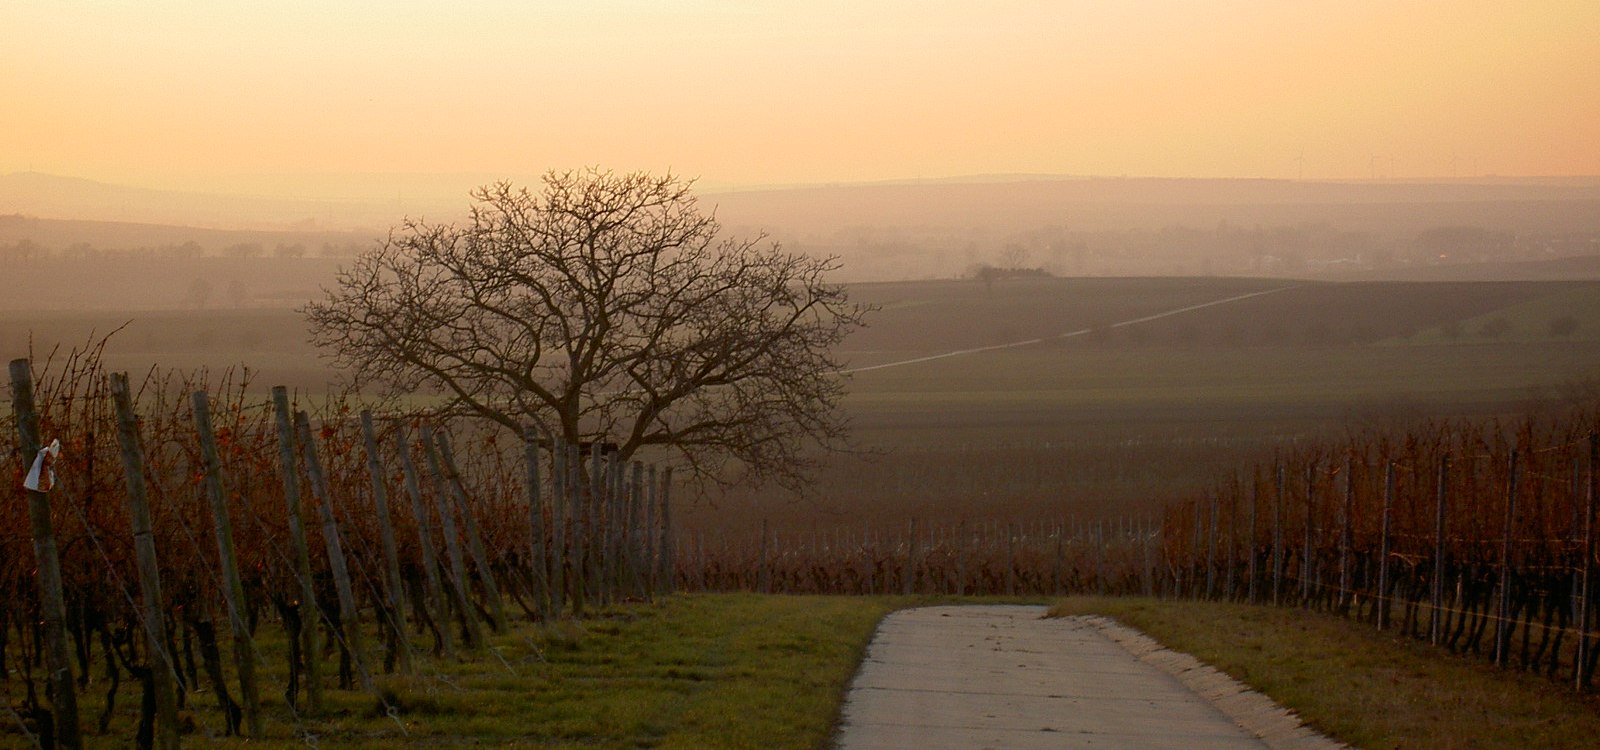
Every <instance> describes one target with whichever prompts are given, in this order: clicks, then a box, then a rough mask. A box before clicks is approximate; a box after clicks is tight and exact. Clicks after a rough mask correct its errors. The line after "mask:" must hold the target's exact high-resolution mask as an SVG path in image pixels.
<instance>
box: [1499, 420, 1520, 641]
mask: <svg viewBox="0 0 1600 750" xmlns="http://www.w3.org/2000/svg"><path fill="white" fill-rule="evenodd" d="M1506 464H1507V466H1506V471H1507V475H1506V520H1505V526H1504V527H1503V528H1504V530H1505V531H1504V534H1503V535H1502V536H1501V538H1500V570H1499V574H1498V576H1497V578H1498V579H1499V580H1498V581H1497V583H1498V584H1499V588H1500V592H1499V594H1500V595H1499V596H1498V597H1496V599H1497V601H1496V603H1495V626H1494V664H1495V666H1497V667H1504V666H1505V665H1506V662H1507V661H1509V659H1508V658H1507V652H1509V651H1510V650H1511V534H1512V531H1513V529H1514V527H1515V526H1516V523H1517V449H1516V448H1512V449H1511V457H1510V458H1509V459H1507V461H1506Z"/></svg>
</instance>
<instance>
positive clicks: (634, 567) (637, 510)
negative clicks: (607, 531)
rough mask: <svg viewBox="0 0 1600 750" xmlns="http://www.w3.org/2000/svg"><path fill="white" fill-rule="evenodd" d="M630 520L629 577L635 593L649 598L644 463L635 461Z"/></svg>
mask: <svg viewBox="0 0 1600 750" xmlns="http://www.w3.org/2000/svg"><path fill="white" fill-rule="evenodd" d="M627 489H628V522H627V524H626V526H625V527H624V528H625V531H626V536H625V537H624V538H623V541H624V544H625V546H626V549H627V556H626V558H625V559H626V560H627V562H628V579H629V583H630V584H631V585H632V586H633V595H634V596H636V597H639V598H640V599H648V598H649V596H650V594H649V586H648V585H646V583H645V578H646V576H645V575H644V568H643V565H644V564H645V562H644V561H645V559H646V557H645V552H644V538H645V536H647V532H645V531H644V530H643V529H641V528H640V524H641V523H642V522H643V519H642V518H641V516H642V515H643V514H644V464H643V463H641V462H639V461H634V462H633V479H632V481H630V482H628V488H627Z"/></svg>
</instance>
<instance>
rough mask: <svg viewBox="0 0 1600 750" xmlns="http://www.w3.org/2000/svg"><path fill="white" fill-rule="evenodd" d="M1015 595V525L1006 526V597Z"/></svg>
mask: <svg viewBox="0 0 1600 750" xmlns="http://www.w3.org/2000/svg"><path fill="white" fill-rule="evenodd" d="M1016 595H1017V525H1016V524H1014V523H1013V524H1007V525H1006V596H1016Z"/></svg>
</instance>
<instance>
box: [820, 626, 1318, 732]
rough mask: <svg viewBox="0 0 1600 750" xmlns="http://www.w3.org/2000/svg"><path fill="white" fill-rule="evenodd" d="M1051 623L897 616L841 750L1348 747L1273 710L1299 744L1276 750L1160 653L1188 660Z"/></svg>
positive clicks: (876, 653)
mask: <svg viewBox="0 0 1600 750" xmlns="http://www.w3.org/2000/svg"><path fill="white" fill-rule="evenodd" d="M1043 614H1044V608H1043V607H1024V606H951V607H924V608H919V609H911V610H902V611H900V612H896V613H893V614H891V615H889V616H888V617H887V618H885V619H884V621H883V624H882V625H881V626H880V627H879V628H878V632H877V634H876V635H875V636H874V637H873V640H872V644H871V646H869V647H868V650H867V658H866V660H865V661H864V662H863V663H862V665H861V669H860V671H859V672H857V674H856V677H855V680H854V682H853V683H852V684H851V687H850V691H849V693H848V694H847V696H846V699H845V706H844V711H843V721H842V724H841V729H840V732H839V736H838V738H837V739H838V747H839V750H890V749H893V750H939V749H940V748H962V749H963V750H967V749H976V748H997V749H998V748H1019V749H1026V748H1129V749H1130V750H1142V749H1145V748H1175V749H1177V748H1182V749H1184V750H1233V749H1234V748H1238V749H1240V750H1244V749H1245V748H1254V749H1259V748H1267V747H1319V746H1335V747H1336V745H1334V744H1333V743H1330V742H1328V741H1327V740H1325V739H1323V738H1321V737H1320V736H1317V735H1314V734H1311V733H1310V732H1307V731H1305V730H1302V729H1298V722H1297V721H1294V720H1293V718H1292V716H1289V717H1288V718H1287V719H1285V717H1286V716H1288V715H1287V712H1284V711H1282V710H1281V709H1277V708H1276V707H1273V706H1272V704H1271V703H1270V701H1266V702H1265V703H1266V706H1267V707H1269V709H1268V710H1267V711H1266V712H1265V713H1266V714H1268V718H1270V719H1271V722H1268V723H1269V724H1270V723H1272V722H1276V723H1278V724H1283V723H1284V722H1286V721H1287V723H1288V724H1290V725H1293V726H1292V727H1291V726H1282V727H1279V729H1283V730H1293V731H1288V732H1282V731H1280V732H1279V734H1280V735H1284V734H1286V735H1287V738H1289V739H1291V740H1293V741H1291V742H1289V743H1288V744H1283V743H1273V744H1271V745H1269V744H1267V743H1264V742H1263V741H1262V740H1261V739H1259V738H1258V734H1262V732H1261V731H1260V730H1259V729H1257V731H1248V730H1246V729H1245V728H1242V727H1241V726H1240V724H1239V723H1238V722H1236V721H1235V719H1233V718H1230V717H1229V716H1228V715H1225V714H1224V713H1223V711H1222V710H1220V709H1219V708H1218V707H1217V705H1218V704H1217V703H1214V702H1213V700H1215V699H1216V698H1218V697H1219V696H1221V697H1233V698H1236V699H1237V698H1238V697H1240V695H1241V694H1242V693H1243V692H1244V691H1243V689H1242V688H1234V689H1231V690H1221V691H1212V690H1210V689H1208V688H1205V687H1203V686H1200V685H1196V686H1193V687H1194V688H1199V689H1202V690H1205V691H1206V692H1208V693H1212V692H1216V694H1215V695H1212V698H1213V700H1207V699H1206V698H1203V697H1201V695H1199V694H1197V693H1196V692H1195V689H1192V688H1191V687H1186V686H1185V684H1183V683H1182V682H1180V681H1179V679H1177V678H1175V677H1174V676H1173V675H1172V674H1169V671H1170V670H1168V671H1164V669H1165V665H1161V666H1158V664H1157V663H1152V662H1153V660H1152V659H1151V658H1150V657H1149V656H1148V652H1150V651H1159V652H1161V653H1163V654H1167V655H1174V656H1178V657H1181V656H1182V655H1176V654H1173V652H1171V651H1165V650H1164V649H1160V648H1159V646H1154V647H1153V648H1147V649H1145V650H1146V652H1147V655H1142V656H1136V655H1135V654H1134V653H1132V652H1131V651H1130V650H1129V648H1130V647H1129V646H1126V645H1119V640H1113V638H1112V637H1110V636H1108V635H1107V634H1106V632H1104V628H1107V627H1111V628H1116V627H1117V626H1115V625H1114V624H1113V623H1110V622H1109V621H1104V620H1096V619H1091V618H1063V619H1049V620H1046V619H1042V618H1041V616H1042V615H1043ZM1129 632H1130V633H1131V632H1132V631H1129ZM1133 635H1134V636H1137V634H1136V633H1133ZM1119 638H1120V636H1119ZM1146 642H1148V641H1146ZM1152 645H1153V644H1152ZM1190 661H1191V662H1192V660H1190ZM1210 674H1211V675H1218V674H1220V673H1216V672H1215V671H1210ZM1221 678H1222V679H1223V680H1226V679H1227V677H1226V675H1221ZM1256 697H1257V698H1258V699H1259V700H1260V701H1265V699H1264V698H1260V697H1259V696H1256ZM1257 710H1258V711H1259V710H1260V707H1259V706H1258V707H1257ZM1246 723H1247V724H1248V723H1251V722H1249V721H1247V722H1246ZM1256 723H1257V724H1258V725H1259V724H1261V722H1256ZM1324 743H1325V744H1324Z"/></svg>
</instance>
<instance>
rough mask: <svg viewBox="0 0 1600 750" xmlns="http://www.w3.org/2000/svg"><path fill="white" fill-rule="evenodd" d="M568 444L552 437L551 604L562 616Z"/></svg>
mask: <svg viewBox="0 0 1600 750" xmlns="http://www.w3.org/2000/svg"><path fill="white" fill-rule="evenodd" d="M569 476H570V471H569V470H568V469H567V444H566V443H565V442H562V440H561V438H560V437H557V436H554V435H552V436H551V438H550V603H551V605H552V607H551V613H552V615H553V616H555V617H560V616H561V612H562V610H564V609H566V606H567V580H568V578H567V565H568V561H569V560H570V559H571V558H570V557H569V556H568V555H567V513H566V508H567V494H568V490H567V480H568V479H569Z"/></svg>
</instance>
